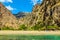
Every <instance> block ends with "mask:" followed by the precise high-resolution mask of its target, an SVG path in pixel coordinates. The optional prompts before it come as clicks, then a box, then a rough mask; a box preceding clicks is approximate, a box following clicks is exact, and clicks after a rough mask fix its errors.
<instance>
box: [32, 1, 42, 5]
mask: <svg viewBox="0 0 60 40" xmlns="http://www.w3.org/2000/svg"><path fill="white" fill-rule="evenodd" d="M40 2H42V0H31V3H32V4H33V5H35V4H37V3H40Z"/></svg>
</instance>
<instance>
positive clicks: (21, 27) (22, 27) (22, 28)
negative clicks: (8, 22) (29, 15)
mask: <svg viewBox="0 0 60 40" xmlns="http://www.w3.org/2000/svg"><path fill="white" fill-rule="evenodd" d="M18 30H27V27H26V26H25V25H24V24H23V25H20V26H19V29H18Z"/></svg>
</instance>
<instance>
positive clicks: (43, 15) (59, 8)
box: [20, 0, 60, 29]
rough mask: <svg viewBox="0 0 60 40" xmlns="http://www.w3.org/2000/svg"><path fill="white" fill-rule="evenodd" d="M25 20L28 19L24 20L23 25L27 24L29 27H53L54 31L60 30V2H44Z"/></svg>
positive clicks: (55, 0) (36, 6)
mask: <svg viewBox="0 0 60 40" xmlns="http://www.w3.org/2000/svg"><path fill="white" fill-rule="evenodd" d="M25 18H26V19H24V18H23V23H25V25H27V26H35V25H37V26H39V27H40V26H41V27H42V28H44V27H45V28H49V27H50V28H51V26H52V29H55V28H56V29H59V28H60V0H43V2H42V3H41V4H36V5H35V6H34V8H33V10H32V13H31V15H30V16H27V17H25ZM20 21H21V20H20ZM26 21H27V23H26ZM48 26H49V27H48ZM55 26H56V27H55ZM53 27H55V28H53ZM57 27H58V28H57Z"/></svg>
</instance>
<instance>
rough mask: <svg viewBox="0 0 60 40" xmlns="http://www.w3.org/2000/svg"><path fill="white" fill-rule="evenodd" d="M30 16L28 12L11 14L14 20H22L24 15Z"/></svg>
mask: <svg viewBox="0 0 60 40" xmlns="http://www.w3.org/2000/svg"><path fill="white" fill-rule="evenodd" d="M28 14H30V13H29V12H18V13H17V14H13V15H14V16H15V17H16V18H18V19H19V18H23V17H25V16H26V15H28Z"/></svg>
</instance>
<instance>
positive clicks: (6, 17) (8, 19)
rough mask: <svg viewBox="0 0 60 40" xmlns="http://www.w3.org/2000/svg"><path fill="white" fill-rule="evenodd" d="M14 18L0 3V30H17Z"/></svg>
mask: <svg viewBox="0 0 60 40" xmlns="http://www.w3.org/2000/svg"><path fill="white" fill-rule="evenodd" d="M17 24H18V23H17V20H16V17H15V16H14V15H13V14H12V13H11V12H10V11H9V10H8V9H7V8H6V7H5V6H4V5H3V4H2V3H1V2H0V28H3V27H10V28H13V29H17V28H18V25H17Z"/></svg>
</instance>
